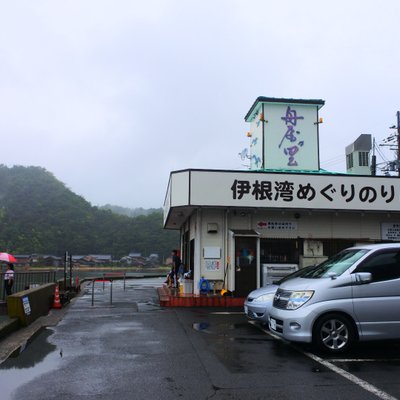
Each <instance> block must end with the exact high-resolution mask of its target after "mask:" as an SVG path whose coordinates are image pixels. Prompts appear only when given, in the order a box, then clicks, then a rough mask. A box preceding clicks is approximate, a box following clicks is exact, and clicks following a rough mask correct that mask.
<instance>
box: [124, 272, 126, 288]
mask: <svg viewBox="0 0 400 400" xmlns="http://www.w3.org/2000/svg"><path fill="white" fill-rule="evenodd" d="M125 276H126V272H124V292H125Z"/></svg>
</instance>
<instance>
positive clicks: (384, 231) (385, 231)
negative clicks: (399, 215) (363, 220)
mask: <svg viewBox="0 0 400 400" xmlns="http://www.w3.org/2000/svg"><path fill="white" fill-rule="evenodd" d="M381 237H382V240H393V241H395V242H400V223H388V222H383V223H382V224H381Z"/></svg>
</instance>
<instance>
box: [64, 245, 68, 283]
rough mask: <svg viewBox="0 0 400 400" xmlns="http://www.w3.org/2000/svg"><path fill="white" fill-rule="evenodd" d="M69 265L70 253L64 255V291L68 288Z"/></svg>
mask: <svg viewBox="0 0 400 400" xmlns="http://www.w3.org/2000/svg"><path fill="white" fill-rule="evenodd" d="M67 263H68V251H66V252H65V254H64V290H66V288H67Z"/></svg>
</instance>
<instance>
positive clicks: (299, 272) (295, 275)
mask: <svg viewBox="0 0 400 400" xmlns="http://www.w3.org/2000/svg"><path fill="white" fill-rule="evenodd" d="M315 268H317V265H309V266H307V267H304V268H300V269H298V270H297V271H295V272H292V273H291V274H289V275H286V276H284V277H283V278H282V279H280V280H279V281H278V282H277V285H280V284H281V283H283V282H285V281H288V280H289V279H293V278H298V277H299V276H303V275H304V274H306V273H307V272H309V271H311V270H314V269H315Z"/></svg>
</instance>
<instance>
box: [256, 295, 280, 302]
mask: <svg viewBox="0 0 400 400" xmlns="http://www.w3.org/2000/svg"><path fill="white" fill-rule="evenodd" d="M274 296H275V293H268V294H263V295H261V296H258V297H256V298H255V299H254V300H253V303H265V302H267V301H272V299H273V298H274Z"/></svg>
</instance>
